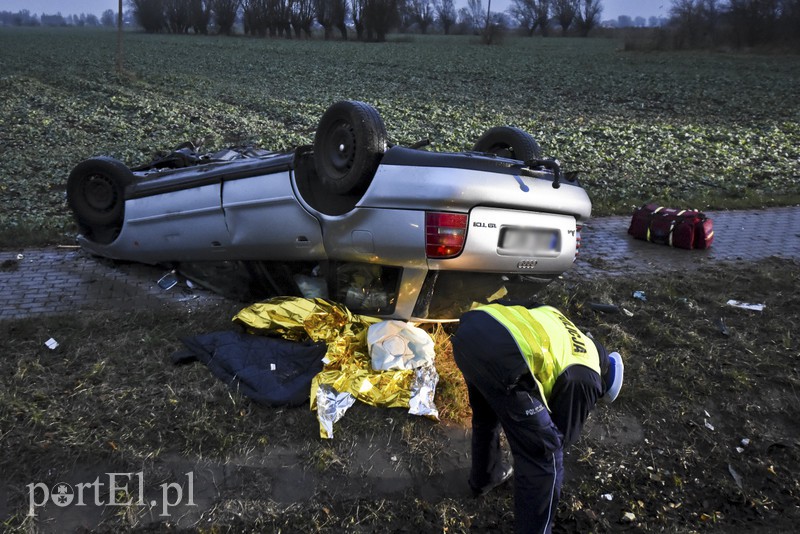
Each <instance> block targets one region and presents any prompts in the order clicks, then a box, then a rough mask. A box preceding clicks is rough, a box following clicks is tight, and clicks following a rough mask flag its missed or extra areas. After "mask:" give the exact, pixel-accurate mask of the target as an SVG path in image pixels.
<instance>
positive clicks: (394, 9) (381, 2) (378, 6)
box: [364, 0, 401, 42]
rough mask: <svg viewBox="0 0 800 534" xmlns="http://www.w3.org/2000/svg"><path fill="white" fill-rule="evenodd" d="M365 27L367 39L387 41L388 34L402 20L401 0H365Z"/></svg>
mask: <svg viewBox="0 0 800 534" xmlns="http://www.w3.org/2000/svg"><path fill="white" fill-rule="evenodd" d="M365 2H366V4H365V6H364V27H365V30H366V32H367V40H372V38H373V37H374V38H375V40H377V41H378V42H383V41H386V35H387V34H388V33H389V31H390V30H391V29H392V28H394V27H395V26H396V25H397V24H398V23H399V22H400V4H401V2H400V0H365Z"/></svg>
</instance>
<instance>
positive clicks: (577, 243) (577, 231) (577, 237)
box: [575, 224, 583, 260]
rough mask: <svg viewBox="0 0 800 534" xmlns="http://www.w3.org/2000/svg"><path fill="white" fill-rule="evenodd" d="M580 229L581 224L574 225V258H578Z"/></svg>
mask: <svg viewBox="0 0 800 534" xmlns="http://www.w3.org/2000/svg"><path fill="white" fill-rule="evenodd" d="M581 230H583V225H582V224H579V225H577V226H576V227H575V259H576V260H577V259H578V254H580V253H581Z"/></svg>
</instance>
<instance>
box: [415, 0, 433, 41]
mask: <svg viewBox="0 0 800 534" xmlns="http://www.w3.org/2000/svg"><path fill="white" fill-rule="evenodd" d="M408 9H409V13H410V15H411V19H412V20H413V21H414V22H416V23H417V25H418V26H419V30H420V31H421V32H422V33H423V34H424V33H428V27H429V26H430V25H431V24H433V17H434V13H435V11H434V8H433V4H432V3H431V0H410V1H409V3H408Z"/></svg>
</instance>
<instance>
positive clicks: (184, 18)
mask: <svg viewBox="0 0 800 534" xmlns="http://www.w3.org/2000/svg"><path fill="white" fill-rule="evenodd" d="M190 7H191V6H190V5H189V0H164V15H165V18H166V24H167V28H168V29H169V31H170V32H171V33H188V32H189V27H190V26H191V10H190Z"/></svg>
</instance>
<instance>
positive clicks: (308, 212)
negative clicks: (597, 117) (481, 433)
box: [67, 101, 591, 320]
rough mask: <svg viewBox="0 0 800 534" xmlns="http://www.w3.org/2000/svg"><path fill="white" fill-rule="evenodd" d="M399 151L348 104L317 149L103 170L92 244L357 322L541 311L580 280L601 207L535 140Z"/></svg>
mask: <svg viewBox="0 0 800 534" xmlns="http://www.w3.org/2000/svg"><path fill="white" fill-rule="evenodd" d="M423 148H424V143H420V144H418V146H415V147H411V148H404V147H400V146H393V145H392V144H391V143H389V141H388V139H387V134H386V130H385V127H384V124H383V121H382V120H381V118H380V116H379V115H378V113H377V111H376V110H375V109H374V108H372V107H370V106H369V105H367V104H364V103H362V102H354V101H342V102H337V103H336V104H334V105H332V106H331V107H330V108H329V109H328V110H327V111H326V112H325V114H324V115H323V117H322V119H321V120H320V123H319V126H318V128H317V132H316V135H315V139H314V145H313V146H304V147H300V148H297V149H296V150H293V151H292V152H289V153H276V152H267V151H263V150H256V149H252V148H239V149H230V150H223V151H221V152H217V153H214V154H198V153H197V152H196V149H195V148H194V147H193V146H192V145H191V144H186V145H183V146H181V147H179V148H178V149H176V150H175V151H173V152H172V153H171V154H169V155H168V156H166V157H163V158H160V159H158V160H156V161H154V162H152V163H149V164H148V165H145V166H142V167H137V168H129V167H127V166H126V165H124V164H123V163H121V162H119V161H117V160H114V159H111V158H107V157H96V158H91V159H88V160H85V161H83V162H81V163H80V164H78V165H77V166H76V167H75V169H74V170H73V171H72V173H71V174H70V176H69V180H68V185H67V195H68V196H67V198H68V202H69V205H70V207H71V209H72V211H73V213H74V215H75V219H76V220H77V222H78V225H79V228H80V235H79V236H78V241H79V243H80V245H81V246H82V247H83V248H84V249H86V250H88V251H90V252H91V253H93V254H96V255H99V256H104V257H107V258H111V259H115V260H131V261H137V262H144V263H150V264H165V265H170V266H172V267H174V268H177V269H178V270H179V271H180V272H181V273H182V274H183V275H185V276H186V277H187V278H189V279H191V280H193V281H195V282H197V283H199V284H201V285H205V286H206V287H209V288H211V289H214V290H217V291H220V292H223V293H226V294H228V295H229V296H232V297H234V298H238V299H241V300H254V299H261V298H266V297H269V296H275V295H298V296H306V297H323V298H329V299H331V300H334V301H338V302H341V303H343V304H345V305H346V306H347V307H348V308H350V309H351V310H353V311H354V312H357V313H364V314H370V315H375V316H382V317H393V318H400V319H412V318H413V319H425V320H447V319H455V318H458V317H459V316H460V314H461V313H463V312H464V311H466V310H468V309H469V308H470V307H471V306H472V305H473V304H474V303H476V302H478V303H485V302H488V301H491V300H496V299H498V298H508V299H515V300H527V299H530V298H531V297H533V295H534V294H535V293H536V292H537V291H538V290H540V289H541V288H542V287H543V286H544V285H545V284H547V283H549V282H550V281H551V280H552V279H553V278H555V277H557V276H559V275H560V274H562V273H563V272H564V271H566V270H567V269H569V268H570V266H571V265H572V263H573V261H574V259H575V256H576V253H577V249H578V247H579V246H580V228H581V224H582V222H583V221H585V220H586V219H587V218H588V217H589V216H590V213H591V202H590V200H589V197H588V196H587V194H586V192H585V191H584V190H583V188H582V187H581V186H580V184H579V183H578V182H577V180H576V179H575V178H574V176H563V175H562V173H561V169H560V166H559V163H558V161H557V160H553V159H542V157H541V154H540V149H539V146H538V145H537V143H536V141H535V140H534V139H533V138H532V137H531V136H530V135H529V134H527V133H525V132H523V131H521V130H519V129H516V128H510V127H498V128H492V129H490V130H488V131H487V132H486V133H485V134H484V135H483V136H482V137H481V138H480V139H479V140H478V141H477V143H476V144H475V147H474V151H472V152H464V153H443V152H431V151H427V150H424V149H423Z"/></svg>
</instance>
